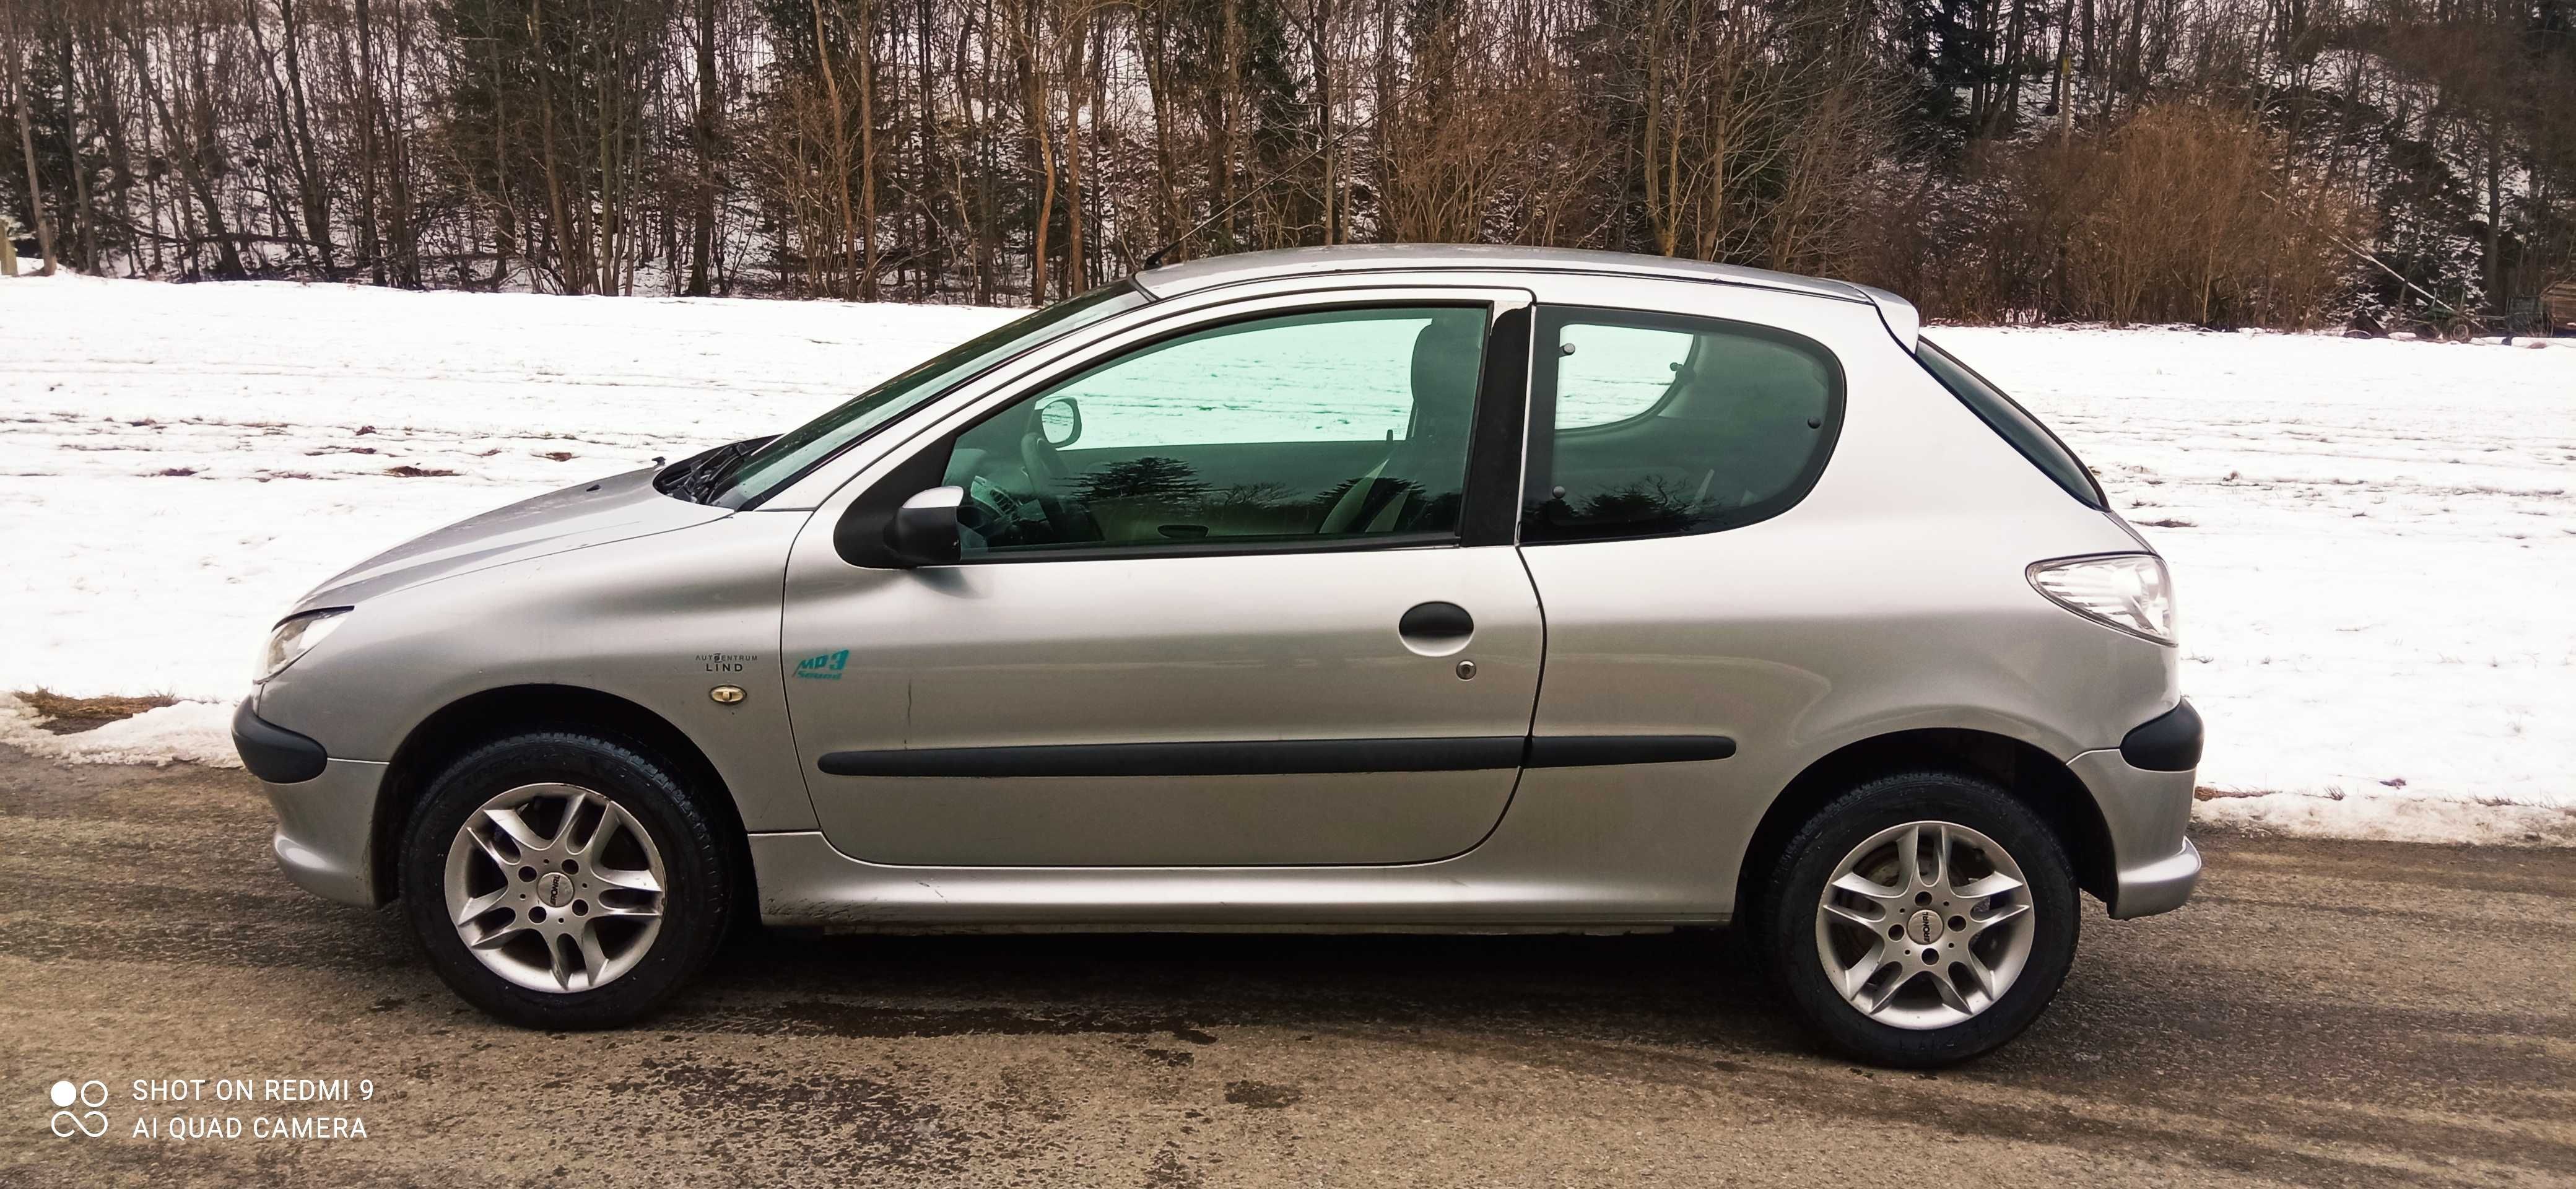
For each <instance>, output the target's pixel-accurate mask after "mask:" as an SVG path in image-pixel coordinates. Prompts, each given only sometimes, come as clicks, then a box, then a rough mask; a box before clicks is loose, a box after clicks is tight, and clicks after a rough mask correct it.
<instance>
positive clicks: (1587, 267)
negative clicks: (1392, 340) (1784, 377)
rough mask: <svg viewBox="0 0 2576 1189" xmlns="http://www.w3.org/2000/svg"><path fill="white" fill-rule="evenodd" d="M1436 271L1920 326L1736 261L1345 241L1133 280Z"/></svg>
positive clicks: (1899, 302)
mask: <svg viewBox="0 0 2576 1189" xmlns="http://www.w3.org/2000/svg"><path fill="white" fill-rule="evenodd" d="M1432 269H1436V270H1441V271H1459V270H1492V271H1498V272H1500V271H1509V272H1569V273H1593V274H1602V275H1612V276H1634V277H1657V278H1663V279H1669V280H1684V281H1706V282H1711V283H1714V284H1720V285H1743V286H1747V287H1750V288H1756V289H1773V290H1778V291H1781V292H1785V293H1803V294H1807V295H1809V296H1813V297H1826V298H1832V299H1835V300H1838V301H1857V302H1865V303H1868V304H1870V305H1874V306H1877V307H1878V312H1879V316H1880V318H1881V319H1883V320H1884V321H1885V322H1886V323H1887V328H1888V332H1889V333H1891V334H1893V335H1895V336H1896V339H1897V341H1898V342H1900V343H1902V344H1904V345H1905V347H1906V349H1908V350H1912V349H1913V347H1914V339H1915V335H1916V333H1917V331H1918V329H1919V328H1920V325H1921V319H1920V317H1919V315H1917V314H1916V312H1915V309H1914V306H1913V303H1911V302H1908V301H1906V300H1905V299H1904V298H1902V297H1899V296H1897V295H1896V294H1893V293H1890V292H1888V291H1886V290H1884V289H1873V288H1870V287H1869V286H1867V285H1855V284H1852V283H1850V282H1848V281H1828V280H1823V279H1821V278H1817V277H1802V276H1796V275H1793V274H1790V273H1784V272H1772V271H1770V270H1768V269H1760V268H1743V267H1739V266H1737V265H1733V264H1712V263H1709V262H1708V261H1705V260H1686V259H1681V258H1679V257H1673V256H1645V255H1639V254H1636V253H1631V252H1593V251H1584V250H1579V249H1573V248H1522V247H1512V246H1508V245H1498V244H1342V245H1338V246H1334V247H1328V248H1283V249H1279V250H1276V251H1269V252H1241V253H1236V254H1234V255H1229V256H1209V257H1206V258H1204V259H1199V260H1189V261H1183V262H1182V263H1179V264H1166V265H1164V266H1162V267H1160V268H1150V269H1147V270H1145V271H1143V272H1140V273H1137V274H1136V275H1135V277H1134V278H1133V279H1134V282H1135V285H1136V287H1137V288H1139V289H1142V290H1144V291H1145V294H1146V296H1149V297H1153V298H1156V299H1161V298H1166V297H1172V296H1176V295H1178V294H1183V293H1195V292H1197V291H1199V290H1202V289H1212V288H1215V287H1217V286H1220V285H1234V284H1241V283H1243V282H1247V281H1260V280H1268V279H1271V278H1275V277H1287V276H1311V275H1316V274H1326V273H1357V272H1403V271H1415V270H1432Z"/></svg>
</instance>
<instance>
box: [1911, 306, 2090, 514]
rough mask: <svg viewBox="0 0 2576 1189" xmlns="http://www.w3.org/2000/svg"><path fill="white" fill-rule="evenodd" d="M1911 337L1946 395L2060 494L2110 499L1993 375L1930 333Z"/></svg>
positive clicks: (1919, 356)
mask: <svg viewBox="0 0 2576 1189" xmlns="http://www.w3.org/2000/svg"><path fill="white" fill-rule="evenodd" d="M1916 341H1917V342H1918V343H1920V344H1921V346H1922V349H1921V350H1919V351H1917V352H1915V355H1914V357H1915V358H1916V359H1918V360H1920V361H1922V364H1923V370H1925V371H1927V372H1930V373H1932V378H1933V379H1935V380H1938V381H1940V382H1941V386H1942V387H1943V388H1947V389H1949V390H1950V395H1952V396H1955V397H1958V398H1959V403H1961V404H1963V405H1966V406H1968V409H1969V411H1971V412H1973V413H1975V414H1976V415H1977V419H1978V420H1980V421H1983V422H1985V423H1986V427H1987V428H1989V429H1992V430H1994V431H1995V433H1997V434H1999V435H2001V436H2002V438H2003V440H2005V441H2007V442H2010V443H2012V447H2013V449H2015V450H2019V451H2021V456H2022V457H2024V458H2027V459H2029V460H2030V462H2031V465H2032V466H2035V467H2038V468H2039V469H2040V472H2041V473H2042V474H2045V475H2047V476H2048V477H2049V478H2050V479H2052V480H2055V481H2056V483H2057V485H2058V486H2059V487H2063V488H2065V489H2066V494H2068V495H2071V496H2074V497H2075V498H2076V499H2077V500H2078V501H2079V502H2081V503H2083V504H2084V506H2086V507H2088V508H2095V509H2101V508H2107V507H2108V506H2109V503H2110V501H2108V500H2106V499H2104V498H2103V497H2102V485H2101V484H2099V483H2096V482H2094V480H2093V472H2092V471H2091V470H2090V469H2088V468H2086V467H2085V465H2084V460H2082V459H2080V458H2077V457H2075V452H2074V451H2073V450H2069V449H2067V448H2066V443H2064V442H2062V441H2059V440H2058V437H2057V435H2056V434H2055V433H2052V432H2050V431H2049V428H2048V427H2047V426H2046V425H2042V424H2040V420H2039V418H2037V417H2033V416H2031V415H2030V410H2028V409H2025V408H2023V407H2021V403H2020V402H2018V401H2015V400H2014V399H2013V398H2011V397H2009V396H2006V395H2004V390H2003V389H2001V388H1997V387H1995V385H1994V383H1993V381H1990V380H1988V379H1986V378H1985V377H1984V376H1981V375H1978V374H1977V373H1976V371H1975V370H1974V369H1972V368H1970V367H1969V366H1968V365H1966V364H1964V363H1961V362H1959V359H1958V357H1957V356H1955V355H1952V354H1950V353H1949V352H1947V351H1944V350H1942V349H1941V348H1939V347H1937V346H1935V345H1933V343H1932V341H1931V340H1930V339H1918V340H1916Z"/></svg>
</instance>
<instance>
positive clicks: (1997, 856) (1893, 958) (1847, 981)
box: [1816, 821, 2035, 1029]
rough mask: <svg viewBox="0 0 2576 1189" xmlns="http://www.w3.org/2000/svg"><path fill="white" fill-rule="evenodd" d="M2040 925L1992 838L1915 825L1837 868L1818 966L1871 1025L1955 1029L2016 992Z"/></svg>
mask: <svg viewBox="0 0 2576 1189" xmlns="http://www.w3.org/2000/svg"><path fill="white" fill-rule="evenodd" d="M2032 926H2033V913H2032V909H2031V902H2030V881H2029V880H2027V879H2025V878H2023V876H2022V872H2021V865H2020V864H2019V863H2016V862H2014V861H2013V857H2012V855H2011V854H2010V853H2009V852H2007V851H2005V850H2004V848H2003V847H2001V846H1999V845H1996V843H1995V840H1994V839H1991V838H1988V837H1986V836H1985V835H1983V834H1980V833H1978V832H1976V831H1975V830H1971V829H1969V828H1967V827H1966V826H1962V825H1958V824H1956V823H1952V822H1931V821H1924V822H1907V823H1905V824H1904V825H1901V826H1890V827H1888V828H1887V829H1884V830H1881V831H1879V832H1878V833H1876V834H1872V835H1870V836H1869V838H1868V840H1866V841H1864V842H1862V843H1861V844H1860V845H1859V846H1856V847H1853V848H1852V850H1851V853H1850V854H1847V855H1844V856H1843V861H1842V862H1840V863H1838V864H1836V865H1835V866H1834V874H1833V878H1831V879H1829V880H1826V881H1825V891H1824V895H1823V896H1822V897H1821V899H1820V900H1819V902H1818V904H1817V912H1816V958H1817V960H1818V961H1820V962H1822V963H1823V964H1824V968H1825V980H1826V981H1827V982H1828V983H1830V984H1831V985H1832V986H1833V988H1834V990H1835V991H1836V992H1837V993H1839V994H1840V995H1842V997H1843V1001H1844V1002H1846V1003H1849V1004H1851V1005H1852V1007H1853V1008H1855V1009H1857V1010H1858V1011H1859V1012H1860V1013H1861V1014H1862V1015H1865V1016H1868V1017H1869V1018H1870V1019H1873V1020H1876V1021H1878V1022H1879V1023H1881V1024H1886V1025H1889V1026H1891V1027H1896V1028H1912V1029H1927V1028H1946V1027H1949V1026H1950V1025H1952V1024H1957V1023H1960V1022H1962V1021H1965V1020H1970V1019H1974V1018H1976V1016H1977V1015H1979V1014H1980V1013H1982V1012H1984V1011H1985V1010H1986V1009H1987V1008H1990V1007H1993V1006H1994V1005H1995V1001H1996V1000H1998V999H2001V998H2003V996H2004V993H2005V992H2006V991H2009V990H2011V989H2012V985H2013V981H2014V980H2015V979H2018V978H2020V977H2021V972H2022V967H2024V966H2025V965H2028V964H2029V962H2030V947H2031V941H2032V938H2033V937H2034V936H2035V930H2034V929H2033V927H2032Z"/></svg>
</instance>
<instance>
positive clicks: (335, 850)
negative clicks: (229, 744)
mask: <svg viewBox="0 0 2576 1189" xmlns="http://www.w3.org/2000/svg"><path fill="white" fill-rule="evenodd" d="M233 747H234V749H235V750H237V751H239V752H241V755H242V763H243V765H244V766H246V767H248V768H249V769H250V772H251V775H253V776H256V777H258V778H259V783H260V787H261V788H263V789H266V790H267V791H268V803H269V805H270V806H271V807H273V808H275V809H276V811H277V834H276V836H275V837H274V838H273V839H271V840H270V843H269V848H270V849H271V850H272V851H274V852H275V853H276V855H277V866H278V868H279V869H280V870H282V871H284V872H286V878H288V879H291V880H293V881H295V883H296V885H297V886H298V887H301V888H303V889H304V890H305V891H308V892H311V893H313V894H314V895H317V896H320V897H323V898H324V899H327V900H337V901H339V902H341V903H343V904H358V905H364V906H367V907H370V908H372V907H374V906H376V905H378V904H381V903H383V900H382V899H381V898H380V897H378V896H377V895H376V883H375V870H374V866H375V864H374V859H373V856H374V853H375V828H376V793H377V791H378V789H379V788H381V787H382V786H383V784H384V781H385V765H383V764H381V763H373V762H369V761H366V760H335V759H331V758H329V757H328V756H327V755H325V754H324V753H323V751H322V747H321V745H320V744H318V743H314V742H313V741H312V740H311V739H307V738H305V737H304V736H302V735H298V734H296V733H294V732H292V731H289V730H286V729H285V728H283V727H279V726H277V725H276V724H274V723H271V722H269V721H268V720H266V719H263V718H261V717H259V715H257V714H256V713H254V712H253V711H252V709H251V703H249V702H244V703H242V707H241V709H240V710H239V711H238V712H236V713H235V714H234V715H233Z"/></svg>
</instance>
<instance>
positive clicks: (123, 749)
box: [0, 277, 2576, 842]
mask: <svg viewBox="0 0 2576 1189" xmlns="http://www.w3.org/2000/svg"><path fill="white" fill-rule="evenodd" d="M1010 314H1011V312H1010V311H999V310H974V309H955V308H930V307H917V306H892V305H881V306H854V305H835V304H828V303H786V302H751V301H721V300H716V301H707V300H697V301H684V300H651V299H614V298H562V297H533V296H516V295H480V294H476V295H469V294H455V293H432V294H416V293H400V292H393V291H387V290H377V289H366V288H355V287H340V286H321V285H315V286H303V285H292V284H248V285H223V286H214V285H197V286H181V285H165V284H155V283H150V282H138V281H105V280H96V279H89V278H74V277H58V278H53V279H49V280H33V279H21V280H15V281H5V280H0V508H5V513H0V558H6V559H7V561H8V569H7V572H6V573H5V574H0V623H6V624H7V625H8V632H9V635H8V640H7V645H6V647H0V690H8V689H26V688H33V687H37V686H46V687H50V688H52V689H54V690H57V691H60V692H64V693H72V694H89V693H111V692H112V693H151V692H162V693H171V694H176V695H179V696H181V697H183V698H189V699H200V700H212V701H218V702H220V701H223V700H227V699H231V698H235V697H238V696H239V694H240V692H241V691H242V689H243V687H244V685H245V684H246V681H247V677H248V674H247V670H248V668H249V666H250V661H251V654H252V651H253V650H254V649H255V648H256V646H257V645H258V643H259V640H260V637H261V634H262V632H263V630H264V628H265V627H266V625H267V624H268V622H269V621H270V620H271V619H273V618H274V617H275V615H276V614H277V613H278V611H279V610H280V609H281V608H283V607H285V606H286V605H287V604H288V603H290V602H291V601H292V600H293V599H294V598H295V596H296V595H298V594H300V593H301V592H302V591H304V590H305V589H307V588H308V587H310V586H311V585H313V584H314V583H315V582H316V581H318V580H320V579H321V578H323V577H325V576H327V575H329V574H330V573H333V572H335V571H337V570H339V569H340V568H342V567H344V566H347V565H348V564H350V563H352V562H354V561H357V560H358V559H360V558H362V557H364V556H366V555H368V554H370V553H372V552H375V551H376V550H378V549H380V548H382V547H384V546H386V545H388V544H391V543H393V542H395V541H398V540H400V539H402V538H404V537H407V536H410V535H412V534H415V533H418V532H421V531H423V530H426V529H429V528H432V527H435V526H437V525H440V524H445V523H448V522H450V521H453V520H457V519H460V518H462V517H464V516H467V515H470V514H472V513H474V512H478V511H481V510H483V509H486V508H489V507H492V506H494V505H497V504H501V503H504V502H507V501H509V500H513V499H517V498H520V497H522V496H525V495H529V494H533V493H536V492H540V491H545V490H549V489H552V488H555V487H559V486H562V485H565V484H567V483H570V482H572V481H574V480H576V479H583V478H588V477H592V476H596V475H599V474H604V473H607V472H611V471H617V470H624V469H627V468H629V467H632V466H636V465H640V464H643V463H646V462H648V461H649V460H650V459H651V458H652V457H653V456H654V455H664V456H670V457H677V456H679V455H683V454H687V453H691V452H693V451H695V450H697V449H700V448H702V447H704V446H707V445H711V444H714V443H718V442H724V441H729V440H732V439H735V438H740V437H746V436H750V435H753V434H756V433H762V432H770V431H775V430H778V429H783V428H785V427H787V426H788V425H791V424H793V423H795V422H797V421H801V420H803V419H805V418H806V417H808V416H810V415H812V414H813V413H815V412H817V411H820V410H821V409H822V408H824V407H826V406H828V405H830V404H832V403H833V402H835V401H836V400H838V399H840V398H842V397H844V396H846V395H848V394H850V393H852V392H854V391H856V390H857V389H858V388H860V387H862V386H864V385H866V384H868V383H870V382H872V381H874V380H876V379H878V378H880V377H882V376H884V375H887V374H890V373H892V372H894V371H896V370H899V369H901V368H902V367H904V366H906V365H908V364H910V363H912V362H915V361H917V360H918V359H920V358H921V357H923V356H926V355H928V354H929V353H931V352H932V351H934V350H936V349H938V348H939V347H942V346H945V345H946V344H948V343H950V342H953V341H955V340H958V339H961V338H964V337H967V336H968V335H971V334H973V333H975V332H977V331H980V330H982V329H984V328H985V327H988V326H991V325H993V324H994V323H996V322H998V321H1001V320H1003V319H1005V318H1007V317H1009V316H1010ZM1932 336H1933V337H1934V338H1936V339H1938V340H1940V341H1942V342H1944V343H1945V344H1947V345H1949V346H1951V347H1953V348H1954V349H1956V350H1957V351H1958V353H1959V354H1961V355H1962V356H1964V357H1965V358H1967V359H1968V360H1969V361H1971V362H1972V363H1974V364H1975V365H1976V366H1977V367H1978V368H1979V369H1980V370H1982V371H1984V372H1985V373H1986V374H1988V375H1989V376H1991V377H1993V378H1994V379H1995V380H1996V381H1997V382H1999V383H2000V384H2002V385H2003V386H2004V387H2005V388H2007V389H2008V390H2010V391H2012V392H2014V393H2015V394H2016V395H2018V396H2020V397H2021V398H2022V399H2023V400H2024V401H2025V403H2028V404H2030V405H2032V406H2033V407H2034V408H2035V409H2036V410H2037V411H2039V412H2040V413H2041V415H2042V416H2044V417H2046V418H2047V419H2048V420H2049V421H2050V422H2051V424H2053V425H2054V426H2055V427H2056V428H2057V429H2058V430H2059V432H2060V433H2061V434H2063V435H2064V436H2065V437H2066V438H2067V439H2068V440H2069V441H2070V442H2071V443H2072V444H2073V445H2074V446H2075V448H2076V450H2077V451H2078V452H2079V453H2081V454H2083V455H2084V456H2085V458H2086V460H2087V461H2088V462H2090V463H2092V464H2093V465H2094V467H2095V468H2097V469H2098V470H2099V471H2100V472H2101V473H2102V477H2103V481H2104V483H2105V485H2106V486H2108V487H2109V488H2110V490H2111V491H2112V493H2113V496H2114V498H2115V500H2116V501H2117V503H2118V505H2119V506H2120V507H2121V508H2122V510H2123V511H2125V512H2126V513H2127V514H2128V515H2129V516H2130V517H2131V518H2132V519H2133V520H2134V521H2136V522H2138V523H2139V524H2140V525H2141V526H2142V527H2143V529H2144V531H2146V532H2147V533H2148V534H2149V535H2150V536H2151V537H2152V538H2153V539H2154V540H2155V541H2156V543H2157V545H2158V547H2159V548H2161V549H2162V550H2164V551H2165V553H2166V554H2167V556H2168V557H2169V559H2170V560H2171V561H2172V563H2173V566H2174V569H2175V571H2176V574H2177V585H2178V587H2179V590H2180V594H2181V600H2182V608H2183V616H2184V624H2183V626H2184V632H2185V636H2186V653H2187V655H2188V656H2189V658H2190V659H2189V665H2188V668H2187V671H2186V674H2185V683H2186V688H2187V689H2188V690H2189V691H2190V692H2191V694H2192V698H2193V701H2194V702H2195V703H2196V704H2198V705H2199V706H2200V707H2201V709H2202V712H2203V714H2204V715H2205V716H2206V717H2207V718H2208V720H2209V722H2210V724H2211V739H2210V745H2209V751H2208V755H2207V758H2206V760H2205V761H2204V763H2203V765H2202V767H2201V779H2202V781H2203V782H2204V783H2205V784H2206V785H2208V786H2209V788H2210V789H2211V790H2212V791H2213V792H2217V793H2227V794H2254V795H2251V796H2242V797H2239V796H2223V797H2215V798H2213V799H2209V800H2205V801H2203V802H2202V803H2201V810H2202V815H2203V817H2204V818H2215V819H2224V820H2233V821H2252V822H2257V823H2261V824H2268V825H2272V826H2276V827H2280V828H2285V829H2294V830H2299V831H2301V832H2312V833H2333V834H2348V835H2379V836H2395V837H2423V838H2442V839H2460V840H2469V839H2492V840H2507V841H2516V840H2523V839H2525V838H2530V837H2537V838H2539V839H2542V840H2547V841H2552V842H2576V729H2571V727H2570V723H2569V720H2570V718H2571V717H2576V614H2571V613H2570V608H2571V607H2576V495H2571V491H2570V487H2571V483H2576V341H2565V340H2562V341H2560V342H2557V343H2553V344H2551V345H2550V346H2549V347H2547V348H2545V349H2521V348H2510V349H2509V348H2505V347H2501V346H2495V345H2475V346H2449V345H2436V344H2418V343H2401V342H2366V341H2352V340H2344V339H2337V338H2326V337H2318V336H2293V335H2271V334H2212V333H2199V332H2191V331H2172V330H2128V331H2109V330H1995V329H1938V330H1935V331H1933V332H1932ZM222 715H223V708H221V707H217V706H190V705H187V704H183V705H181V706H178V707H173V708H170V709H168V710H162V711H155V712H152V713H151V714H149V715H146V716H144V718H142V719H137V720H132V721H129V722H127V723H123V724H117V725H115V726H110V727H106V728H101V729H100V730H98V731H94V732H90V733H88V734H85V735H72V736H61V737H55V736H50V735H42V734H41V733H39V732H34V731H32V730H31V729H30V728H29V727H28V726H27V725H26V723H25V721H24V718H23V716H22V715H19V714H17V713H15V712H14V707H13V704H11V703H7V702H0V739H8V740H12V741H32V742H34V743H36V744H37V745H39V746H41V747H43V748H45V749H47V750H49V751H53V752H56V753H60V754H71V755H81V754H87V755H91V756H94V757H98V758H135V757H138V756H152V755H174V756H178V757H180V758H197V759H206V760H215V761H220V760H222V759H223V758H224V756H225V754H226V752H227V751H228V747H227V746H226V745H225V744H224V742H223V740H222V738H221V723H222Z"/></svg>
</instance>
